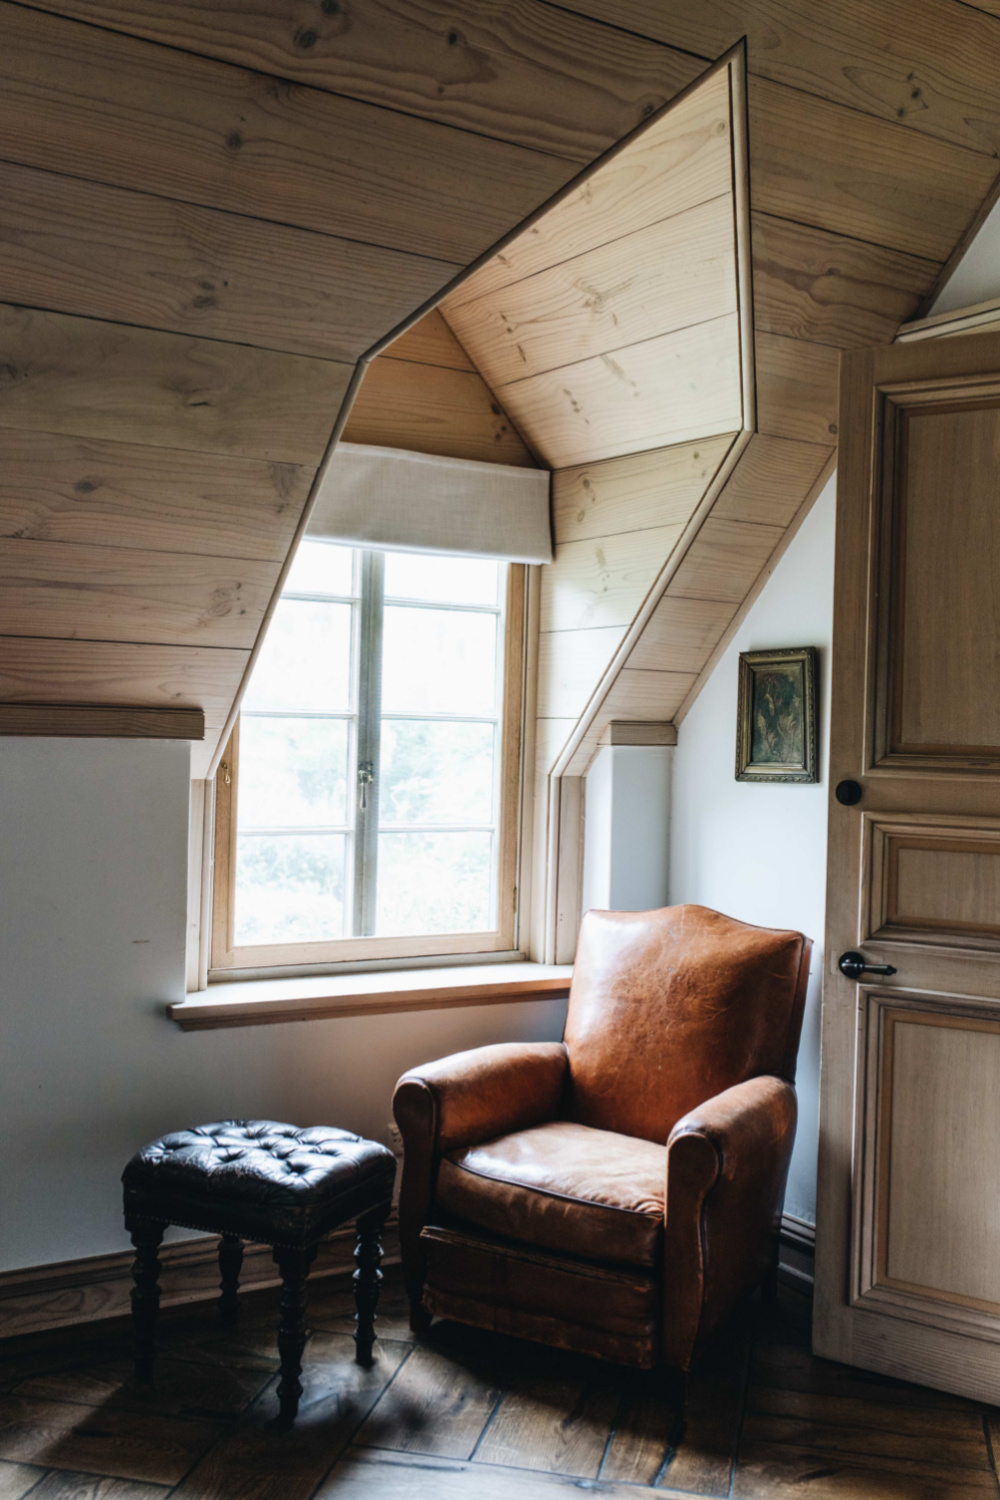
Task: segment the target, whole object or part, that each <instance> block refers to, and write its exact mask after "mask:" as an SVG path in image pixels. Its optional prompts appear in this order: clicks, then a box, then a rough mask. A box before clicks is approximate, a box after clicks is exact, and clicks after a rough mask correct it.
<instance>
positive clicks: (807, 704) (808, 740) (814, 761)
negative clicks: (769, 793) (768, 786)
mask: <svg viewBox="0 0 1000 1500" xmlns="http://www.w3.org/2000/svg"><path fill="white" fill-rule="evenodd" d="M816 661H817V653H816V647H815V646H796V647H794V648H792V649H788V648H786V649H785V650H782V651H743V652H741V653H740V684H739V697H738V700H737V708H736V780H737V781H818V780H819V766H818V757H817V749H816V740H817V734H816Z"/></svg>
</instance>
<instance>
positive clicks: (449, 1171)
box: [437, 1120, 667, 1266]
mask: <svg viewBox="0 0 1000 1500" xmlns="http://www.w3.org/2000/svg"><path fill="white" fill-rule="evenodd" d="M666 1174H667V1151H666V1147H665V1146H657V1145H654V1144H653V1143H652V1142H651V1141H642V1140H638V1139H637V1138H636V1137H634V1136H628V1135H616V1134H615V1133H614V1132H613V1131H610V1130H593V1129H591V1128H590V1127H589V1126H586V1125H576V1124H573V1123H571V1122H570V1121H568V1120H555V1121H552V1122H550V1123H548V1124H545V1125H538V1126H536V1127H535V1128H534V1129H532V1130H518V1131H515V1132H514V1133H513V1134H511V1135H504V1136H499V1137H498V1138H497V1139H496V1140H492V1141H485V1142H483V1143H482V1144H481V1145H478V1146H467V1147H464V1148H463V1149H462V1150H460V1151H452V1152H451V1153H450V1154H449V1155H448V1156H446V1157H445V1158H444V1159H443V1160H442V1162H441V1165H440V1168H439V1170H438V1185H437V1201H438V1203H439V1205H440V1206H441V1207H442V1208H443V1209H445V1210H446V1211H447V1212H448V1213H450V1214H455V1215H457V1216H458V1217H459V1218H460V1219H463V1220H465V1221H466V1222H467V1223H471V1224H477V1225H479V1226H480V1228H482V1229H486V1230H489V1231H490V1233H492V1234H498V1235H503V1236H505V1237H506V1238H508V1239H513V1240H516V1241H518V1242H519V1243H520V1244H524V1245H534V1246H537V1247H539V1248H541V1249H546V1250H555V1251H558V1252H562V1253H565V1254H569V1255H575V1256H580V1257H581V1258H583V1259H585V1260H599V1261H607V1262H610V1263H612V1264H616V1265H626V1266H653V1265H655V1264H656V1263H657V1261H658V1259H659V1256H660V1250H661V1245H662V1241H663V1215H664V1208H665V1197H666Z"/></svg>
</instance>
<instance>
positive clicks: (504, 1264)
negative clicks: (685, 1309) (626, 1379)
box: [420, 1225, 663, 1370]
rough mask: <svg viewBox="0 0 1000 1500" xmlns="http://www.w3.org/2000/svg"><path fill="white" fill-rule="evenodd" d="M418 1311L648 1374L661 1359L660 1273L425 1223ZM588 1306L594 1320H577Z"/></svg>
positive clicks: (422, 1235)
mask: <svg viewBox="0 0 1000 1500" xmlns="http://www.w3.org/2000/svg"><path fill="white" fill-rule="evenodd" d="M420 1243H421V1248H422V1250H423V1252H424V1256H425V1263H426V1275H425V1281H424V1289H423V1307H424V1309H425V1310H426V1311H427V1312H428V1313H432V1314H435V1315H436V1316H438V1317H442V1318H452V1319H454V1320H455V1321H456V1322H459V1323H468V1324H471V1325H472V1326H473V1327H475V1328H488V1329H490V1330H491V1331H492V1332H495V1333H506V1334H512V1335H514V1336H515V1337H517V1338H524V1339H532V1340H534V1341H535V1342H536V1343H542V1344H551V1345H553V1346H554V1347H555V1348H558V1349H573V1350H576V1351H577V1352H579V1353H582V1354H591V1355H594V1356H595V1357H596V1358H598V1359H606V1360H611V1361H612V1362H613V1363H615V1364H621V1365H630V1366H632V1367H633V1368H636V1369H642V1370H649V1369H652V1368H653V1367H654V1366H655V1365H656V1364H657V1363H658V1362H659V1354H660V1335H659V1328H660V1316H661V1307H662V1296H663V1292H662V1274H661V1273H654V1272H652V1271H644V1270H642V1269H641V1268H635V1269H632V1268H629V1267H613V1266H601V1265H594V1264H590V1263H587V1262H582V1261H580V1262H577V1261H573V1260H570V1259H568V1258H566V1257H562V1256H556V1255H550V1254H548V1253H547V1252H546V1251H544V1250H532V1249H530V1248H529V1247H526V1246H514V1245H512V1244H510V1243H509V1242H506V1241H491V1240H490V1239H489V1237H488V1236H485V1235H483V1236H482V1237H480V1235H479V1234H477V1233H476V1231H475V1230H474V1229H471V1228H470V1230H469V1231H467V1232H466V1231H462V1230H457V1229H453V1228H444V1227H441V1226H438V1225H428V1226H427V1227H426V1228H425V1229H424V1230H423V1232H422V1233H421V1236H420ZM581 1309H586V1310H587V1312H588V1313H590V1314H592V1319H589V1320H588V1321H587V1322H586V1323H583V1322H581V1321H580V1311H581Z"/></svg>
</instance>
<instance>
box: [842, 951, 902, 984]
mask: <svg viewBox="0 0 1000 1500" xmlns="http://www.w3.org/2000/svg"><path fill="white" fill-rule="evenodd" d="M837 968H838V969H839V970H840V972H841V974H843V975H844V976H845V978H847V979H860V978H861V976H862V974H895V973H896V970H895V969H894V968H893V966H892V964H866V963H865V955H864V954H863V953H842V954H841V955H840V957H839V959H838V960H837Z"/></svg>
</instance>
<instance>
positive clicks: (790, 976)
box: [565, 906, 812, 1145]
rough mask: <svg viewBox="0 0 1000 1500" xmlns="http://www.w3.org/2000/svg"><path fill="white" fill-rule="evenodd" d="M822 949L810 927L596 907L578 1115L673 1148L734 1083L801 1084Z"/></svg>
mask: <svg viewBox="0 0 1000 1500" xmlns="http://www.w3.org/2000/svg"><path fill="white" fill-rule="evenodd" d="M811 950H812V943H811V941H810V940H809V939H808V938H806V937H803V935H802V933H801V932H779V931H775V930H773V929H772V928H770V927H751V926H749V925H748V924H747V923H746V922H737V921H734V920H733V918H732V917H724V916H722V914H721V913H720V912H716V911H710V910H709V909H708V907H705V906H668V907H665V908H664V909H663V910H662V911H638V912H614V911H590V912H588V913H587V915H586V916H585V917H584V919H583V924H582V926H581V929H580V941H579V944H578V947H577V954H576V960H575V963H574V967H573V983H572V987H571V989H570V997H569V1011H568V1014H567V1017H566V1032H565V1040H566V1046H567V1049H568V1051H569V1071H570V1080H571V1089H570V1094H569V1097H568V1100H567V1106H566V1107H567V1113H568V1115H569V1118H571V1119H573V1120H576V1121H578V1122H579V1123H580V1124H583V1125H591V1126H594V1127H595V1128H596V1129H598V1130H614V1131H617V1132H618V1133H619V1134H620V1135H632V1136H638V1137H641V1138H642V1139H644V1140H648V1141H657V1142H659V1143H660V1144H661V1145H662V1144H663V1143H664V1142H665V1141H666V1139H667V1136H668V1135H669V1134H670V1131H671V1129H672V1128H673V1126H674V1125H675V1124H676V1122H677V1121H678V1120H679V1119H680V1118H681V1116H682V1115H685V1114H687V1112H688V1110H689V1109H694V1107H695V1106H696V1105H698V1104H703V1103H704V1102H705V1100H706V1099H710V1098H712V1097H713V1096H714V1095H715V1094H719V1093H721V1092H722V1091H723V1089H727V1088H731V1087H732V1086H733V1084H736V1083H742V1082H744V1080H746V1079H748V1078H756V1077H760V1076H761V1075H762V1074H767V1073H770V1074H775V1075H777V1076H778V1077H780V1078H786V1079H787V1080H788V1081H789V1083H793V1082H794V1081H795V1058H796V1054H797V1053H798V1050H799V1033H800V1032H801V1030H802V1009H803V1006H804V1004H805V992H806V982H807V980H808V977H809V956H810V953H811Z"/></svg>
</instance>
